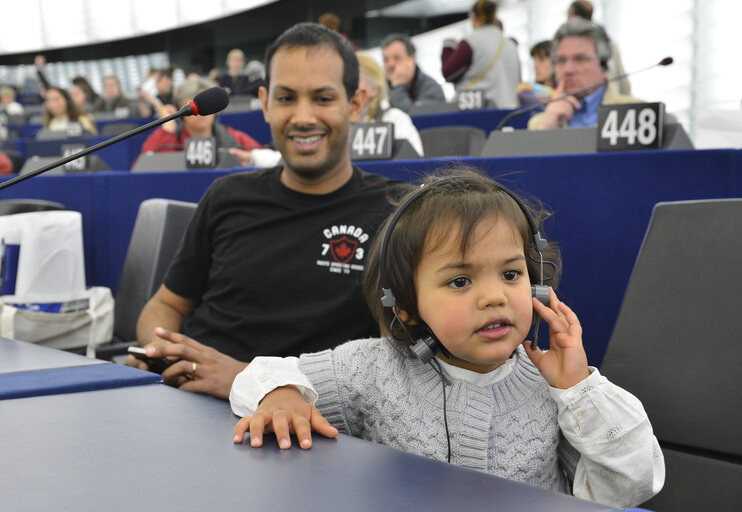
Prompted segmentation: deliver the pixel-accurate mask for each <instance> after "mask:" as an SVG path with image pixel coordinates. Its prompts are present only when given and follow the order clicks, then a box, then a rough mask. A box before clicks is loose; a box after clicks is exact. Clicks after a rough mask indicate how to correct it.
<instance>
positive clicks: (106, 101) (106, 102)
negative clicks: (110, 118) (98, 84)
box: [93, 75, 132, 118]
mask: <svg viewBox="0 0 742 512" xmlns="http://www.w3.org/2000/svg"><path fill="white" fill-rule="evenodd" d="M93 111H94V112H114V113H115V115H116V117H117V118H122V117H129V116H131V113H132V111H131V102H130V101H129V98H127V97H126V96H124V95H123V94H121V84H120V82H119V79H118V78H117V77H115V76H113V75H110V76H107V77H104V78H103V95H102V96H99V97H98V99H97V100H96V101H95V104H94V105H93Z"/></svg>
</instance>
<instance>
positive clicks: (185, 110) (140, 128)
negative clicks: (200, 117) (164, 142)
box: [0, 106, 191, 190]
mask: <svg viewBox="0 0 742 512" xmlns="http://www.w3.org/2000/svg"><path fill="white" fill-rule="evenodd" d="M190 113H191V109H190V107H188V106H185V107H183V108H182V109H180V110H179V111H178V112H176V113H174V114H170V115H169V116H165V117H162V118H160V119H157V120H155V121H152V122H151V123H147V124H145V125H142V126H138V127H137V128H134V129H133V130H129V131H128V132H125V133H122V134H121V135H116V136H115V137H111V138H110V139H108V140H104V141H103V142H99V143H98V144H96V145H95V146H90V147H89V148H85V149H83V150H81V151H79V152H78V153H75V154H74V155H69V156H66V157H64V158H62V159H60V160H57V161H56V162H52V163H50V164H47V165H45V166H43V167H39V168H38V169H35V170H33V171H31V172H28V173H26V174H23V175H19V176H16V177H15V178H12V179H10V180H8V181H5V182H3V183H0V190H2V189H4V188H8V187H10V186H13V185H15V184H16V183H20V182H21V181H25V180H27V179H30V178H33V177H34V176H38V175H39V174H43V173H45V172H47V171H49V170H51V169H54V168H55V167H59V166H61V165H65V164H67V163H69V162H71V161H72V160H76V159H78V158H82V157H84V156H87V155H89V154H90V153H93V152H95V151H98V150H99V149H103V148H105V147H107V146H110V145H111V144H115V143H117V142H119V141H122V140H124V139H128V138H129V137H133V136H134V135H139V134H140V133H142V132H146V131H147V130H149V129H151V128H154V127H156V126H159V125H161V124H164V123H167V122H168V121H172V120H173V119H177V118H179V117H182V116H185V115H190Z"/></svg>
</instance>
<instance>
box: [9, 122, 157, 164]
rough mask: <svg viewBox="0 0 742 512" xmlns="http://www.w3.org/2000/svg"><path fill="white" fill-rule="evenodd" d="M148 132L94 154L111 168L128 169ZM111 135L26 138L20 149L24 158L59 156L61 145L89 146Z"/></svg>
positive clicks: (137, 154) (139, 151)
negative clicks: (41, 138)
mask: <svg viewBox="0 0 742 512" xmlns="http://www.w3.org/2000/svg"><path fill="white" fill-rule="evenodd" d="M150 133H151V130H150V131H147V132H145V133H141V134H139V135H136V136H134V137H131V138H129V139H125V140H122V141H121V142H117V143H116V144H114V145H111V146H109V147H107V148H103V149H101V150H99V151H97V152H96V153H94V154H95V155H97V156H99V157H100V158H101V160H103V161H104V162H106V163H107V164H108V166H109V167H110V168H111V169H113V170H120V171H123V170H129V169H131V166H132V165H133V164H134V160H136V158H137V157H138V156H139V153H141V151H142V144H144V141H145V140H146V139H147V137H148V136H149V134H150ZM112 137H113V136H110V137H108V136H107V137H103V136H95V137H80V138H75V139H44V140H35V139H28V140H23V142H22V146H23V149H22V150H21V151H22V153H23V155H25V158H28V157H30V156H32V155H38V156H56V157H60V158H61V155H62V146H64V145H67V144H84V145H85V146H87V147H90V146H94V145H96V144H100V143H101V142H103V141H106V140H108V139H110V138H112Z"/></svg>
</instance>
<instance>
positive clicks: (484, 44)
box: [441, 0, 520, 108]
mask: <svg viewBox="0 0 742 512" xmlns="http://www.w3.org/2000/svg"><path fill="white" fill-rule="evenodd" d="M496 13H497V5H496V4H495V3H494V2H492V1H491V0H478V1H477V3H475V4H474V7H472V10H471V12H470V13H469V18H470V19H471V22H472V25H473V26H474V30H473V31H472V33H471V34H469V35H467V36H466V37H465V38H464V39H462V40H461V41H460V42H459V43H458V44H456V43H455V41H453V40H451V39H447V40H446V41H444V43H443V51H442V53H441V63H442V69H441V71H442V73H443V78H445V79H446V81H447V82H452V83H453V84H454V86H455V87H456V93H457V94H460V93H461V92H463V91H480V90H481V91H482V92H483V94H484V97H485V98H486V99H487V102H488V104H489V106H492V105H494V106H495V107H497V108H515V107H516V105H517V98H516V89H517V88H518V84H519V83H520V61H519V59H518V49H517V48H516V45H515V43H514V42H513V41H512V40H511V39H508V38H506V37H505V34H504V33H503V31H502V29H501V24H500V23H498V20H497V16H496Z"/></svg>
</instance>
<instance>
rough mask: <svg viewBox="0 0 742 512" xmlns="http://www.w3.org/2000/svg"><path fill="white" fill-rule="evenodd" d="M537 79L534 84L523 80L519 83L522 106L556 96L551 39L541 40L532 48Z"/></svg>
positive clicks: (519, 96)
mask: <svg viewBox="0 0 742 512" xmlns="http://www.w3.org/2000/svg"><path fill="white" fill-rule="evenodd" d="M531 57H532V58H533V71H534V76H535V80H534V82H533V83H532V84H530V83H526V82H522V83H521V84H520V85H518V102H519V103H520V105H521V106H527V105H533V104H536V103H541V102H542V101H547V100H548V99H549V98H551V97H553V96H554V89H555V88H556V79H555V78H554V67H553V66H552V64H551V41H548V40H547V41H541V42H540V43H536V44H535V45H533V47H532V48H531Z"/></svg>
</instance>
